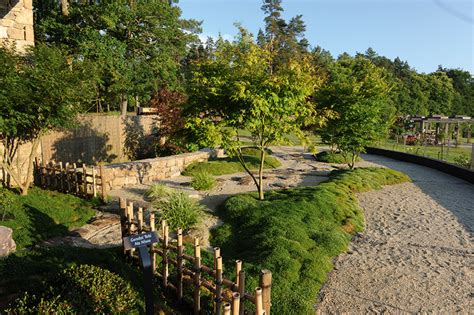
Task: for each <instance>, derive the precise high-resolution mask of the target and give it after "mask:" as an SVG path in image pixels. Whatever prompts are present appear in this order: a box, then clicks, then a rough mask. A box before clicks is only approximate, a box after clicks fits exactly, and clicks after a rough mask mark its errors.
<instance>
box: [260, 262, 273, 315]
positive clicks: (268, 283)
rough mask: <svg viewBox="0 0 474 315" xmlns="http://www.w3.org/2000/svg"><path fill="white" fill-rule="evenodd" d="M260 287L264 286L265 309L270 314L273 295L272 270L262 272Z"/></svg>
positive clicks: (267, 314)
mask: <svg viewBox="0 0 474 315" xmlns="http://www.w3.org/2000/svg"><path fill="white" fill-rule="evenodd" d="M259 285H260V287H261V288H262V301H263V309H264V310H265V314H266V315H270V307H271V305H272V304H271V295H272V272H271V271H270V270H266V269H264V270H262V271H261V272H260V283H259Z"/></svg>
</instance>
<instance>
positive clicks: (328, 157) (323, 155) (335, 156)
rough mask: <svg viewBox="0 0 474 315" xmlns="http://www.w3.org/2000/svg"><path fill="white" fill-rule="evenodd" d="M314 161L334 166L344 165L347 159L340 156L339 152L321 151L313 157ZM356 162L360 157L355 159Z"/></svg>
mask: <svg viewBox="0 0 474 315" xmlns="http://www.w3.org/2000/svg"><path fill="white" fill-rule="evenodd" d="M351 156H352V155H349V156H348V159H350V158H351ZM315 158H316V161H319V162H324V163H335V164H345V163H347V159H346V158H344V156H343V155H342V154H341V152H335V151H322V152H319V153H318V154H316V155H315ZM356 161H360V157H357V159H356Z"/></svg>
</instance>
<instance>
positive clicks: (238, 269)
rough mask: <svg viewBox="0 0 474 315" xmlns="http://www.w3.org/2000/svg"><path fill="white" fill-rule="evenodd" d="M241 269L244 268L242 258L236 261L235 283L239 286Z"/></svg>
mask: <svg viewBox="0 0 474 315" xmlns="http://www.w3.org/2000/svg"><path fill="white" fill-rule="evenodd" d="M240 270H242V260H236V261H235V274H236V276H235V283H236V284H237V286H238V285H239V281H240V280H239V277H240Z"/></svg>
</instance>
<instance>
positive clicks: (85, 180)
mask: <svg viewBox="0 0 474 315" xmlns="http://www.w3.org/2000/svg"><path fill="white" fill-rule="evenodd" d="M34 166H35V167H34V182H35V185H36V186H38V187H41V188H43V189H48V190H56V191H59V192H63V193H67V194H72V195H76V196H80V197H85V198H90V197H97V196H99V195H100V197H101V198H102V199H103V200H105V199H106V196H107V188H106V185H105V182H106V180H105V176H104V167H103V166H102V165H100V166H98V167H97V166H87V165H86V164H82V165H80V166H78V165H77V164H76V163H66V164H63V163H62V162H58V163H56V162H54V161H52V162H49V163H44V162H40V161H39V160H38V159H35V165H34Z"/></svg>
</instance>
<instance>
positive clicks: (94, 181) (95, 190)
mask: <svg viewBox="0 0 474 315" xmlns="http://www.w3.org/2000/svg"><path fill="white" fill-rule="evenodd" d="M96 173H97V172H96V170H95V167H94V166H92V195H93V196H94V198H95V197H97V179H96V178H95V177H96Z"/></svg>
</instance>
